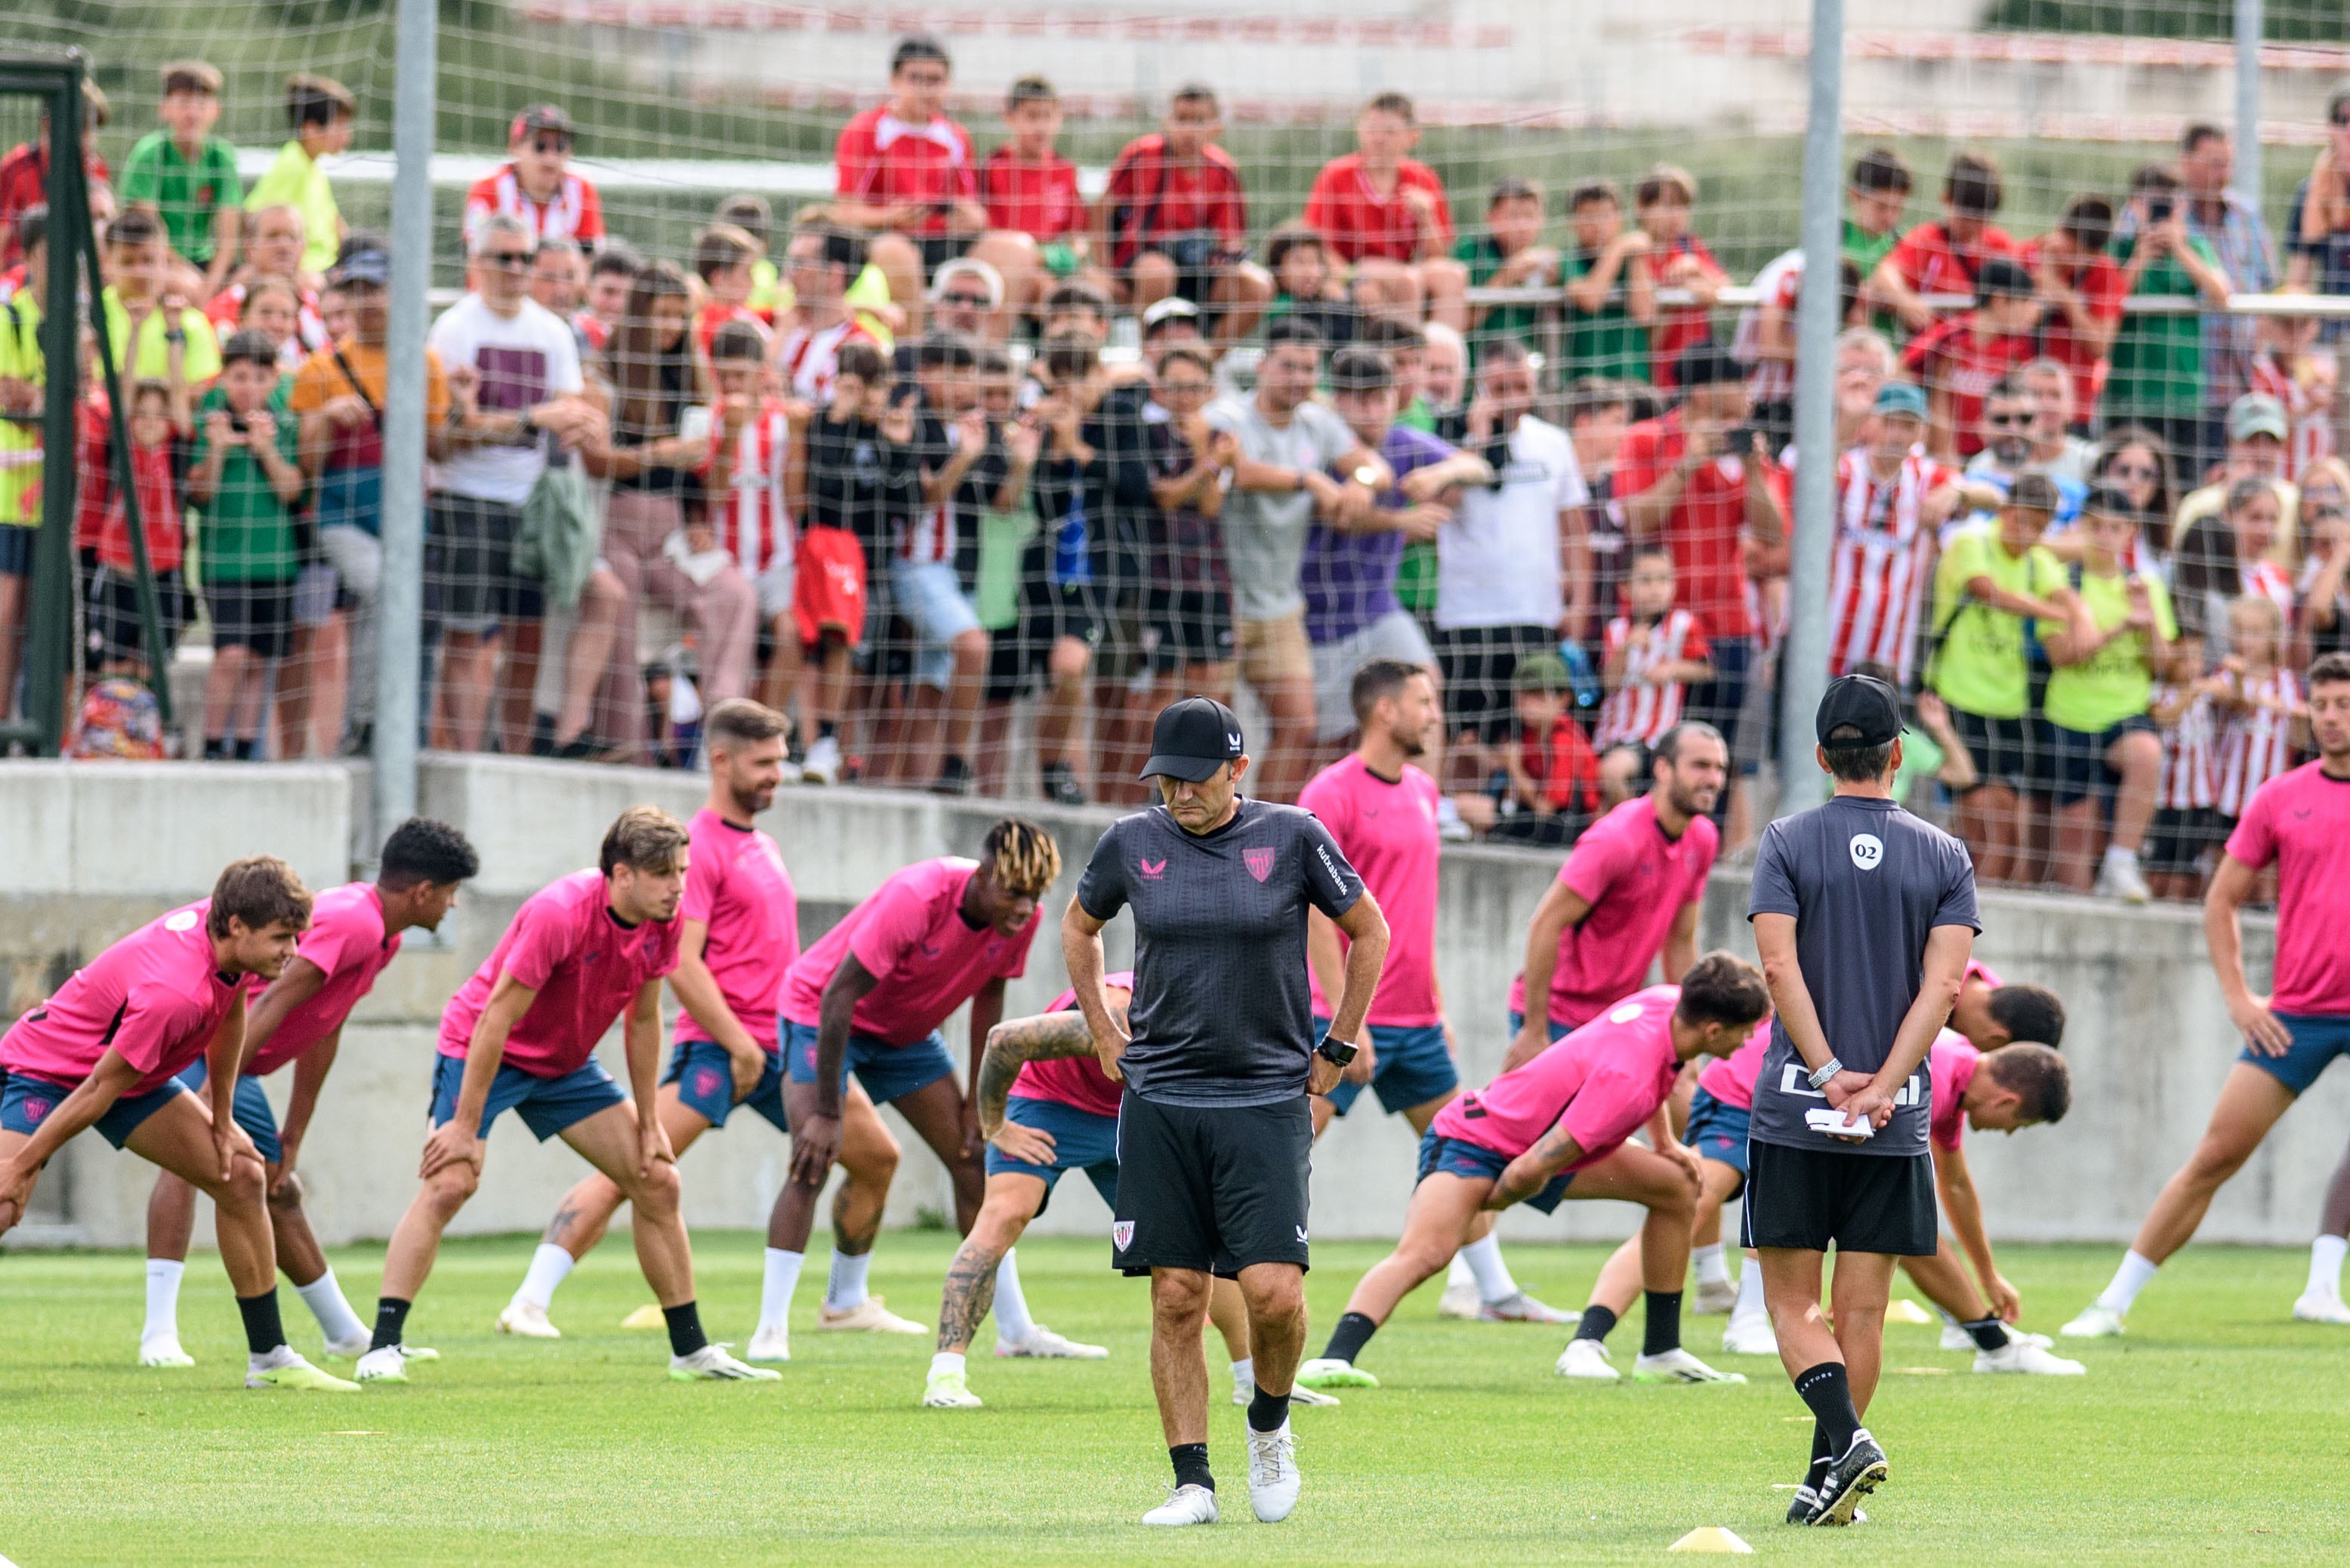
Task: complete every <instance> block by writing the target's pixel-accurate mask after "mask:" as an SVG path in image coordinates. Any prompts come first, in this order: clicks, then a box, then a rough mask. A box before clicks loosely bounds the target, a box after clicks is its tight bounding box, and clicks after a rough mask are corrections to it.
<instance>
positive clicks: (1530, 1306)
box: [1477, 1291, 1582, 1323]
mask: <svg viewBox="0 0 2350 1568" xmlns="http://www.w3.org/2000/svg"><path fill="white" fill-rule="evenodd" d="M1477 1321H1478V1322H1480V1323H1579V1322H1581V1321H1582V1320H1581V1318H1580V1317H1579V1316H1578V1315H1577V1314H1574V1313H1565V1312H1561V1311H1559V1310H1558V1308H1556V1307H1555V1306H1547V1305H1545V1304H1544V1303H1541V1302H1538V1301H1536V1300H1534V1297H1532V1296H1530V1295H1528V1294H1526V1293H1525V1292H1523V1291H1512V1292H1511V1293H1509V1294H1508V1295H1505V1296H1503V1298H1502V1299H1501V1300H1500V1301H1497V1302H1480V1303H1477Z"/></svg>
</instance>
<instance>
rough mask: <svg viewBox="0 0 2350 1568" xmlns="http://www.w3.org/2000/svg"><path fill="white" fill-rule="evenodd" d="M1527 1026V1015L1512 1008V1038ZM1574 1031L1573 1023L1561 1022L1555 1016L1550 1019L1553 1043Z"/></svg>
mask: <svg viewBox="0 0 2350 1568" xmlns="http://www.w3.org/2000/svg"><path fill="white" fill-rule="evenodd" d="M1525 1026H1526V1015H1525V1014H1524V1013H1523V1012H1519V1011H1518V1010H1517V1009H1515V1008H1512V1009H1511V1010H1510V1038H1511V1039H1513V1040H1515V1039H1516V1038H1517V1037H1518V1031H1519V1030H1521V1029H1523V1028H1524V1027H1525ZM1572 1033H1575V1026H1574V1025H1573V1024H1570V1023H1560V1022H1559V1021H1558V1020H1557V1019H1555V1018H1554V1019H1552V1020H1551V1021H1550V1039H1551V1044H1554V1045H1555V1044H1558V1043H1559V1042H1560V1041H1562V1040H1564V1039H1565V1038H1566V1037H1567V1036H1568V1035H1570V1034H1572Z"/></svg>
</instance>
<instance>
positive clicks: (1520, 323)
mask: <svg viewBox="0 0 2350 1568" xmlns="http://www.w3.org/2000/svg"><path fill="white" fill-rule="evenodd" d="M1542 231H1543V193H1542V187H1541V186H1539V185H1537V184H1535V183H1534V182H1533V181H1531V180H1528V179H1525V178H1523V176H1521V175H1516V174H1504V175H1503V176H1502V178H1500V179H1499V180H1496V181H1494V182H1493V189H1492V193H1491V194H1490V195H1489V196H1487V198H1486V200H1485V232H1484V233H1483V234H1463V235H1461V238H1460V239H1459V240H1458V241H1457V242H1455V243H1454V244H1453V246H1452V254H1453V255H1454V256H1455V257H1456V258H1457V259H1459V260H1460V261H1461V262H1463V263H1465V264H1466V265H1467V266H1468V268H1469V284H1470V286H1471V287H1472V288H1526V287H1532V286H1539V285H1543V284H1549V283H1555V282H1557V281H1558V250H1557V247H1555V246H1554V245H1544V244H1535V243H1534V242H1535V241H1537V240H1539V239H1541V238H1542ZM1539 316H1540V312H1539V311H1537V310H1536V308H1535V307H1534V306H1531V305H1482V306H1471V307H1470V312H1469V329H1470V331H1469V341H1470V343H1471V347H1475V346H1478V345H1481V344H1482V343H1484V342H1486V341H1488V340H1490V339H1491V338H1492V337H1498V336H1503V335H1507V336H1509V337H1515V338H1517V339H1518V341H1520V342H1521V343H1523V344H1524V345H1525V346H1526V347H1527V348H1540V347H1541V346H1542V345H1541V343H1540V342H1539V341H1538V340H1537V338H1536V337H1535V330H1536V326H1537V322H1538V318H1539Z"/></svg>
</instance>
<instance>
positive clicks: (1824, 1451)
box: [1804, 1421, 1835, 1491]
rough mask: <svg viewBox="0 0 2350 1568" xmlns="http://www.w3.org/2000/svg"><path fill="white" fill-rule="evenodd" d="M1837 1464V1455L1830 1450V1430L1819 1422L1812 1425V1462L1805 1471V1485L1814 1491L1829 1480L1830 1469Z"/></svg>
mask: <svg viewBox="0 0 2350 1568" xmlns="http://www.w3.org/2000/svg"><path fill="white" fill-rule="evenodd" d="M1834 1463H1835V1454H1834V1453H1832V1452H1830V1451H1829V1449H1828V1429H1827V1428H1825V1427H1823V1426H1822V1425H1820V1423H1819V1422H1817V1421H1814V1422H1813V1423H1812V1462H1811V1465H1810V1466H1809V1468H1807V1469H1805V1470H1804V1485H1805V1486H1807V1487H1810V1488H1811V1489H1812V1490H1814V1491H1817V1490H1819V1485H1820V1482H1822V1481H1824V1480H1827V1477H1828V1467H1829V1466H1830V1465H1832V1464H1834Z"/></svg>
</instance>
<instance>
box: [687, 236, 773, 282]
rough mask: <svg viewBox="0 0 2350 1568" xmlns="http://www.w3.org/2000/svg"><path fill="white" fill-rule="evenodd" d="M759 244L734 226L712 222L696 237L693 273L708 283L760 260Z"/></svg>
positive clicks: (694, 239)
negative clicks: (715, 275)
mask: <svg viewBox="0 0 2350 1568" xmlns="http://www.w3.org/2000/svg"><path fill="white" fill-rule="evenodd" d="M759 249H760V247H759V242H758V241H756V240H754V239H753V238H752V237H751V236H750V235H749V234H746V233H744V232H743V230H741V229H738V228H736V227H735V226H734V225H733V224H732V223H712V224H711V225H710V226H709V227H708V228H706V229H704V230H702V232H701V233H700V234H696V235H694V236H693V273H694V275H695V276H696V277H699V278H700V279H702V282H704V283H708V282H709V281H710V279H711V277H712V275H713V274H716V273H720V272H723V271H724V270H726V269H727V268H728V267H730V266H742V265H746V264H747V263H750V262H754V261H756V260H758V259H759Z"/></svg>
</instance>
